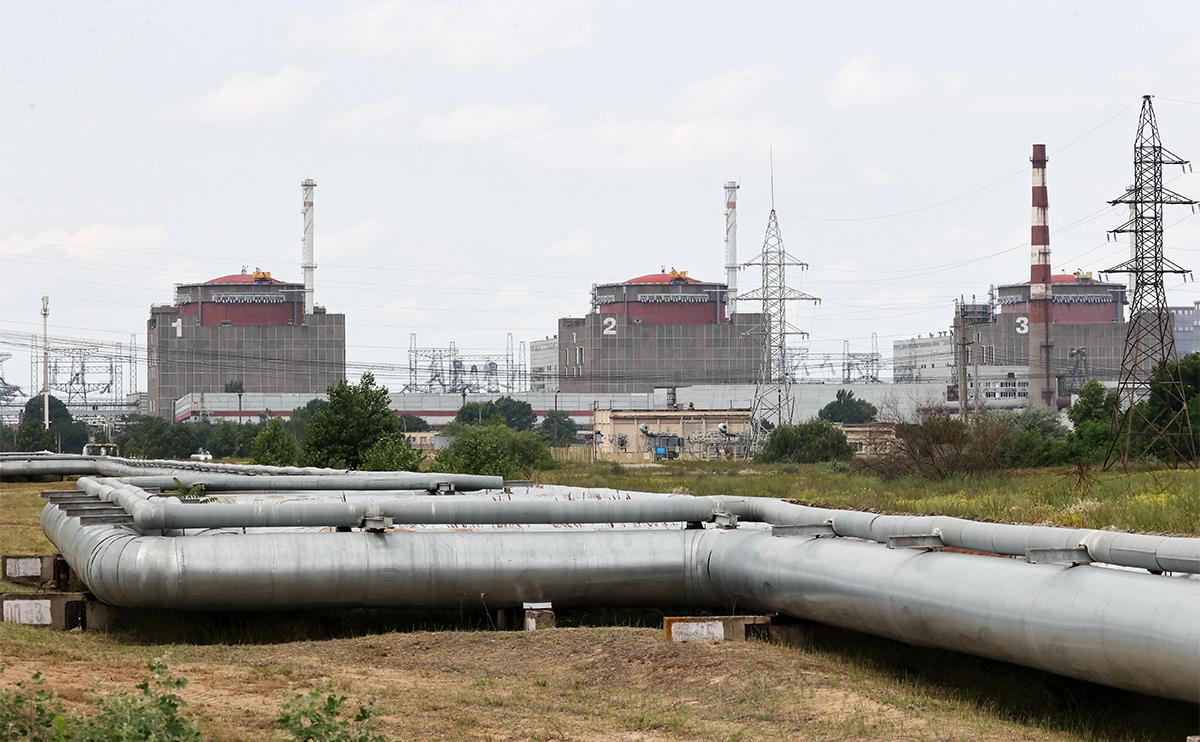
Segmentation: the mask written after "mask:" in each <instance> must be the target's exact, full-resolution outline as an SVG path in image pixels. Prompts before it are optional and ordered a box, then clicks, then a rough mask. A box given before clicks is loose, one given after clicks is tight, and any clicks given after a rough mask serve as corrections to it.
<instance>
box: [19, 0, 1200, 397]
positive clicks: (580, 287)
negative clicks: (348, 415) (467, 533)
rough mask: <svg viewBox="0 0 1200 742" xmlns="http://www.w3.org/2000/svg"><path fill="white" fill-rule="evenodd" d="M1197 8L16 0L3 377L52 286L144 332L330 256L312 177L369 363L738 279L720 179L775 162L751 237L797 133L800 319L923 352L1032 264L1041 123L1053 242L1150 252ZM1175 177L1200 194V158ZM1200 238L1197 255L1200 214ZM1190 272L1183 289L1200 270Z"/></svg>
mask: <svg viewBox="0 0 1200 742" xmlns="http://www.w3.org/2000/svg"><path fill="white" fill-rule="evenodd" d="M835 6H837V7H835ZM1197 21H1200V10H1198V9H1197V6H1196V5H1195V4H1191V3H1155V4H1154V5H1153V6H1152V7H1150V6H1147V7H1146V8H1145V9H1139V7H1138V6H1137V5H1135V4H1130V3H1128V2H1122V3H1116V2H1111V3H1104V2H1078V3H1066V2H1062V3H1044V2H1038V3H992V4H987V5H986V6H982V5H980V4H977V3H962V2H947V3H877V4H873V5H872V4H866V3H850V4H846V3H843V4H840V5H837V4H829V3H821V4H802V3H795V2H784V3H755V2H746V3H727V2H726V3H716V2H677V3H648V2H603V3H601V2H596V3H586V2H564V1H562V0H554V1H550V0H546V1H545V2H540V3H535V2H525V1H515V2H473V1H469V2H465V3H434V2H422V1H420V0H384V1H382V2H363V3H354V4H352V3H347V4H333V3H276V4H271V3H265V2H261V3H260V2H255V3H222V2H206V3H201V4H196V3H190V4H184V3H171V4H168V3H156V2H146V3H130V2H111V3H94V4H89V3H83V2H72V3H51V2H37V3H30V2H20V1H17V0H11V1H6V0H0V67H2V68H3V69H4V71H5V74H4V75H2V76H0V168H2V169H0V172H2V173H3V177H2V179H0V205H2V206H0V257H2V260H3V262H2V263H0V266H2V267H0V339H2V340H3V343H5V344H0V351H4V352H12V353H14V358H13V359H12V360H10V361H8V362H7V364H6V365H5V367H4V369H5V372H6V376H7V377H8V379H9V381H11V382H13V383H18V384H22V385H26V384H27V383H28V377H29V371H28V360H27V353H26V352H25V351H26V349H27V347H28V343H27V341H15V342H16V346H17V347H12V346H11V345H10V344H11V343H13V342H14V341H13V339H12V336H11V333H13V332H17V333H29V332H33V331H35V330H36V329H37V328H38V326H39V324H40V320H39V317H38V309H39V297H40V296H41V295H42V294H49V295H50V297H51V307H52V314H51V334H52V335H63V336H71V337H93V338H96V339H97V340H106V341H124V342H128V339H129V336H130V335H131V334H135V333H136V334H137V335H138V336H139V343H140V344H143V345H144V342H145V339H144V338H145V320H146V318H147V317H148V308H149V306H150V304H152V303H166V302H169V301H170V300H171V298H172V285H173V284H174V283H176V282H185V281H196V280H206V279H208V278H211V277H214V276H218V275H223V274H226V273H234V272H237V271H239V270H240V269H241V268H242V266H243V265H245V266H248V267H249V268H251V269H253V268H254V267H256V266H260V267H262V268H263V269H265V270H270V271H271V272H272V273H274V274H275V275H277V276H280V277H283V278H285V279H289V280H298V279H299V277H300V276H299V267H298V264H299V262H300V234H301V221H300V214H299V207H300V196H299V186H298V183H299V181H300V180H301V179H303V178H313V179H315V180H316V181H317V182H318V183H319V186H318V188H317V194H316V208H317V216H316V258H317V260H316V262H317V264H318V266H319V267H318V269H317V271H316V294H317V302H318V304H322V305H324V306H326V307H328V309H329V311H331V312H345V313H346V315H347V327H348V332H347V335H348V346H349V347H348V349H347V356H348V358H349V359H350V360H351V361H352V362H382V363H389V362H390V363H400V364H402V363H404V362H405V361H406V354H405V351H406V349H407V347H408V343H409V333H410V332H416V333H417V334H418V337H419V340H420V342H421V344H422V345H441V344H445V343H447V342H448V341H451V340H453V341H456V343H457V345H458V346H459V347H460V348H471V349H490V350H492V351H494V352H503V349H504V340H505V333H506V332H509V331H511V332H513V333H514V334H515V335H516V337H517V338H518V339H523V340H532V339H537V338H541V337H544V336H547V335H550V334H553V332H554V331H555V321H556V319H557V318H558V317H560V316H571V315H579V314H581V313H583V312H585V311H586V310H587V308H588V291H589V289H590V286H591V285H592V284H593V283H597V282H608V281H619V280H624V279H626V278H629V277H631V276H635V275H640V274H643V273H648V272H652V271H656V270H658V269H659V268H660V267H661V266H664V265H665V266H667V267H668V268H669V267H672V266H674V267H677V268H679V269H681V270H688V271H689V272H690V273H691V274H692V275H694V276H697V277H700V278H703V279H708V280H723V277H724V271H723V267H722V266H723V262H724V256H723V251H724V246H723V239H724V216H723V213H722V206H723V195H722V183H723V182H724V181H725V180H727V179H730V178H733V179H737V180H739V181H740V183H741V185H742V188H741V192H740V201H739V212H740V227H741V229H740V233H739V242H740V251H741V257H742V258H743V259H749V258H751V257H752V256H753V255H754V253H756V252H757V248H758V246H759V245H760V244H761V240H762V232H763V228H764V226H765V223H766V218H767V212H768V209H769V201H770V194H769V159H768V151H769V149H770V148H771V147H773V148H774V159H775V202H776V207H777V209H778V210H779V212H780V214H781V226H782V230H783V236H784V239H785V242H786V243H787V246H788V248H789V250H790V252H792V253H793V254H794V255H796V256H797V257H798V258H800V259H801V260H805V261H807V262H808V263H809V264H810V265H811V268H810V270H809V271H808V272H807V273H805V274H803V276H797V280H796V281H793V284H794V285H796V286H797V287H799V288H801V289H803V290H805V291H808V292H810V293H812V294H815V295H818V296H820V297H821V298H822V299H823V302H822V304H821V305H820V306H819V307H815V308H812V307H804V308H802V309H801V310H800V311H799V312H798V316H797V318H796V322H797V324H799V325H800V326H801V327H802V328H803V329H806V330H808V331H809V332H811V334H812V337H811V340H810V345H811V347H812V349H813V350H814V351H819V352H827V351H839V352H840V351H841V349H842V341H843V339H849V340H850V342H851V346H852V349H853V350H867V349H868V346H869V342H870V340H869V338H870V335H871V333H872V332H877V333H879V337H880V340H881V345H882V346H883V348H882V350H883V351H884V353H885V356H890V349H891V341H892V340H893V339H894V338H897V337H907V336H910V335H912V334H916V333H923V332H929V331H935V330H939V329H945V328H946V327H947V326H948V324H949V321H950V314H951V309H950V307H951V302H952V299H953V298H954V297H955V296H957V295H959V294H960V293H962V294H966V295H968V296H969V295H970V294H972V293H975V294H979V295H980V296H982V295H983V294H985V293H986V291H987V288H988V286H989V284H994V283H1005V282H1014V281H1022V280H1025V279H1027V278H1028V263H1029V260H1028V251H1029V247H1028V240H1029V217H1030V215H1029V210H1030V209H1029V154H1030V145H1031V144H1032V143H1034V142H1044V143H1045V144H1046V145H1047V146H1048V148H1049V151H1050V164H1049V171H1048V180H1049V186H1050V202H1051V211H1050V222H1051V227H1052V229H1057V230H1063V229H1064V228H1065V227H1071V228H1070V229H1067V230H1065V231H1060V232H1056V233H1054V234H1053V236H1052V240H1051V241H1052V249H1053V251H1054V257H1053V262H1054V269H1055V271H1056V272H1066V271H1073V270H1075V269H1077V268H1079V269H1083V270H1099V269H1102V268H1105V267H1108V266H1109V265H1112V264H1115V263H1116V262H1119V261H1120V260H1121V259H1122V257H1123V255H1124V254H1125V253H1126V252H1127V247H1125V246H1124V245H1123V244H1112V243H1109V244H1106V243H1105V229H1106V228H1111V227H1115V226H1117V225H1118V224H1119V223H1120V222H1122V221H1124V217H1123V215H1122V213H1121V212H1120V210H1119V209H1112V208H1108V207H1106V203H1105V202H1106V201H1107V200H1108V199H1111V198H1115V197H1116V196H1118V195H1119V194H1120V193H1121V192H1122V190H1123V188H1124V187H1125V186H1126V185H1127V184H1128V182H1129V181H1130V179H1131V177H1132V163H1131V158H1132V153H1131V145H1132V141H1133V136H1134V133H1135V129H1136V123H1137V114H1138V104H1139V96H1140V95H1141V94H1143V93H1153V94H1155V95H1157V96H1159V97H1158V98H1156V110H1157V113H1158V119H1159V123H1160V126H1161V131H1162V134H1163V141H1164V144H1165V145H1166V146H1168V147H1170V148H1171V149H1172V150H1174V151H1175V152H1177V153H1179V154H1181V155H1182V156H1185V157H1192V158H1196V159H1200V89H1198V86H1200V83H1197V80H1198V79H1200V77H1198V76H1197V70H1200V30H1198V29H1200V23H1197ZM1139 28H1141V29H1145V30H1143V31H1139V30H1138V29H1139ZM1189 101H1190V102H1189ZM1177 172H1178V171H1174V172H1171V173H1169V175H1168V178H1175V177H1176V175H1177ZM1005 176H1011V177H1007V178H1005ZM1171 187H1172V188H1173V189H1175V190H1177V191H1179V192H1182V193H1185V194H1188V195H1192V196H1200V176H1191V175H1189V176H1186V177H1183V178H1180V179H1178V180H1175V181H1174V182H1173V183H1172V185H1171ZM1187 214H1188V210H1187V209H1186V208H1184V209H1181V210H1177V211H1175V212H1169V213H1168V223H1170V222H1172V221H1175V220H1177V219H1180V218H1183V217H1184V216H1186V215H1187ZM1088 217H1091V218H1090V219H1088V220H1087V221H1081V220H1084V219H1086V218H1088ZM1167 245H1168V257H1172V258H1174V259H1175V260H1176V261H1177V262H1180V263H1182V264H1184V265H1187V266H1190V267H1195V268H1200V218H1195V219H1189V220H1186V221H1183V222H1182V223H1180V224H1179V225H1178V226H1175V227H1173V228H1171V229H1169V230H1168V232H1167ZM988 256H990V257H988ZM757 278H758V276H757V274H756V273H753V272H752V271H750V270H747V271H744V272H743V274H742V279H741V281H742V286H743V288H750V287H752V286H754V285H756V284H757ZM1179 284H1180V281H1179V279H1169V281H1168V285H1169V286H1170V287H1171V288H1170V290H1169V297H1170V299H1171V301H1172V303H1174V304H1182V303H1188V304H1190V303H1191V302H1193V301H1196V300H1197V299H1200V293H1197V289H1196V284H1190V285H1187V286H1182V287H1180V286H1179ZM388 381H389V383H391V384H392V385H393V386H394V387H396V388H398V387H399V386H400V382H399V380H398V379H389V380H388ZM141 383H142V388H143V389H144V388H145V387H144V383H145V381H144V370H143V376H142V382H141Z"/></svg>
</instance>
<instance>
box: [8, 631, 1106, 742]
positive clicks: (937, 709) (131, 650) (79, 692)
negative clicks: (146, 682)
mask: <svg viewBox="0 0 1200 742" xmlns="http://www.w3.org/2000/svg"><path fill="white" fill-rule="evenodd" d="M0 654H2V655H3V656H4V657H5V662H6V664H8V665H9V669H8V670H7V671H6V672H5V673H4V676H3V678H4V681H5V682H12V681H14V680H17V679H19V678H21V677H23V676H25V675H26V674H27V673H28V672H30V671H32V670H34V669H40V670H41V671H42V672H43V673H44V674H45V675H46V678H47V686H48V687H49V688H50V689H52V690H54V691H55V692H57V693H59V694H60V695H62V696H63V697H64V698H65V699H66V700H67V701H68V702H69V703H70V704H72V705H74V706H79V707H81V706H83V705H84V704H86V703H87V702H89V701H90V700H91V699H93V698H94V697H95V696H96V695H97V694H98V693H99V692H104V691H109V690H112V689H115V688H118V687H119V688H126V689H128V688H131V687H132V685H133V683H134V682H136V680H137V678H138V677H139V676H140V675H141V674H142V673H143V671H144V667H145V663H146V662H147V661H148V660H149V659H150V658H152V657H155V656H159V655H161V654H166V655H167V656H168V657H169V658H170V662H171V665H172V668H173V671H174V672H175V673H176V674H179V675H182V676H184V677H187V678H189V680H190V681H191V683H190V685H189V686H188V688H187V689H185V690H184V691H183V692H182V695H183V696H184V698H185V699H186V700H187V701H188V703H189V707H190V711H191V712H192V713H193V714H195V715H196V716H198V717H199V718H200V719H201V720H202V723H203V726H204V728H205V731H206V736H207V737H210V738H212V739H251V738H271V736H272V735H273V734H276V732H275V730H274V725H273V723H272V719H273V716H274V711H275V709H276V708H277V707H278V704H279V702H280V701H281V700H282V699H283V698H284V697H285V696H286V695H287V694H288V693H289V692H292V691H294V690H301V689H308V688H310V687H312V686H314V685H316V684H317V682H318V681H319V679H321V678H323V677H329V678H330V679H332V681H333V683H334V685H335V687H337V688H338V689H339V690H341V691H342V692H345V693H347V694H349V695H351V696H352V697H353V698H356V699H368V698H371V699H374V700H375V705H376V708H377V710H378V712H379V714H380V717H381V723H382V726H383V727H384V728H385V729H387V730H388V731H389V736H393V737H395V738H397V739H413V738H420V739H464V738H465V739H595V740H600V739H641V740H650V739H847V738H854V739H863V738H866V739H888V740H927V739H940V740H955V739H964V738H973V739H981V740H1014V739H1026V740H1057V739H1074V738H1077V733H1079V732H1080V731H1082V732H1085V736H1091V734H1090V733H1088V730H1074V731H1070V732H1064V731H1061V730H1057V731H1056V730H1053V729H1048V728H1039V726H1040V725H1039V726H1030V725H1028V724H1022V723H1018V722H1016V721H1011V720H1007V719H1004V718H1002V716H1001V715H998V714H995V713H986V712H985V713H980V711H981V709H980V707H979V706H977V705H975V704H972V703H969V702H964V701H963V700H961V699H959V698H956V697H955V694H954V693H952V692H947V691H945V690H944V689H939V688H937V687H933V688H925V687H922V688H918V687H915V686H913V685H912V684H911V683H907V682H905V681H903V680H897V679H894V678H891V677H888V676H887V675H886V674H883V673H879V672H876V671H872V670H870V669H869V668H866V667H864V666H861V665H859V664H856V663H855V662H854V661H851V660H847V659H842V658H839V657H838V656H837V655H836V654H834V653H831V652H828V651H824V650H819V649H814V648H797V647H785V646H777V645H770V644H766V643H762V642H745V643H727V644H719V645H697V644H691V645H681V644H670V643H666V642H663V641H662V639H661V637H660V633H659V632H658V631H656V630H654V629H644V628H589V629H556V630H552V631H543V632H536V633H498V632H436V633H432V632H413V633H388V634H382V635H376V636H368V637H360V638H345V639H332V640H325V641H303V642H291V643H281V644H274V645H243V646H228V645H177V644H168V645H156V644H151V645H139V644H135V643H130V642H128V641H126V640H125V638H123V637H114V636H109V637H105V636H102V635H96V634H78V633H76V634H69V635H63V634H58V635H55V634H51V633H49V632H46V631H44V630H38V629H32V628H26V627H17V626H8V625H4V626H0ZM81 679H84V680H83V682H81ZM1091 731H1097V730H1091Z"/></svg>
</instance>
